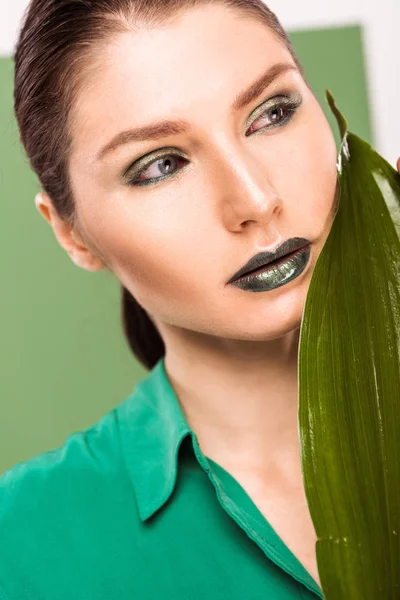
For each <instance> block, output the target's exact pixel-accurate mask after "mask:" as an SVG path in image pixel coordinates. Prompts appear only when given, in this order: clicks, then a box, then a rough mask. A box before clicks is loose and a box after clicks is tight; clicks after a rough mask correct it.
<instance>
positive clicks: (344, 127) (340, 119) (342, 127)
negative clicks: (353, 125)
mask: <svg viewBox="0 0 400 600" xmlns="http://www.w3.org/2000/svg"><path fill="white" fill-rule="evenodd" d="M325 94H326V99H327V102H328V104H329V106H330V109H331V111H332V112H333V114H334V115H335V117H336V121H337V124H338V126H339V131H340V135H341V136H342V139H343V138H344V137H345V135H346V133H347V131H348V123H347V119H346V117H345V116H344V115H343V114H342V113H341V112H340V110H339V109H338V107H337V106H336V102H335V98H334V97H333V94H332V93H331V91H330V90H328V89H326V90H325Z"/></svg>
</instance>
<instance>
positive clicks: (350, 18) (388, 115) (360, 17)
mask: <svg viewBox="0 0 400 600" xmlns="http://www.w3.org/2000/svg"><path fill="white" fill-rule="evenodd" d="M267 4H268V6H269V7H270V8H271V9H272V10H273V11H274V12H275V13H276V15H277V16H278V18H279V19H280V21H281V22H282V25H283V26H284V27H285V28H287V29H289V30H291V29H307V28H309V27H326V26H328V27H329V26H332V25H346V24H360V25H362V26H363V27H364V40H365V54H366V60H367V74H368V82H369V88H370V93H369V97H370V100H371V110H372V128H373V134H374V140H375V147H376V148H377V150H378V152H380V153H381V154H382V155H383V156H384V157H385V158H386V159H387V160H389V162H391V163H392V164H393V165H394V164H395V162H396V160H397V158H398V157H399V156H400V0H379V1H377V0H326V2H321V0H269V1H268V2H267ZM27 5H28V0H0V55H5V56H7V55H11V54H12V51H13V45H14V40H15V38H16V34H17V31H18V26H19V22H20V19H21V16H22V13H23V11H24V9H25V7H26V6H27Z"/></svg>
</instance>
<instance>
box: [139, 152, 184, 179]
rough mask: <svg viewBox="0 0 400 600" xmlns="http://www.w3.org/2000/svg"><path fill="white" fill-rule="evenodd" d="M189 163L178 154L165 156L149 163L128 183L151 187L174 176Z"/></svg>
mask: <svg viewBox="0 0 400 600" xmlns="http://www.w3.org/2000/svg"><path fill="white" fill-rule="evenodd" d="M188 162H189V161H188V160H186V158H183V156H180V155H178V154H165V155H164V156H160V157H158V158H156V159H155V160H153V161H151V162H148V163H147V165H146V168H144V169H142V170H141V171H138V172H136V173H135V175H134V177H131V178H130V180H129V181H128V185H132V186H136V185H149V184H150V183H156V182H157V181H162V180H163V179H166V178H167V177H170V176H172V175H174V174H175V173H176V172H177V170H179V168H180V167H182V166H184V165H185V164H187V163H188ZM181 163H184V164H183V165H182V164H181Z"/></svg>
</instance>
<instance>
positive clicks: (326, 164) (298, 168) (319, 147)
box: [276, 115, 337, 223]
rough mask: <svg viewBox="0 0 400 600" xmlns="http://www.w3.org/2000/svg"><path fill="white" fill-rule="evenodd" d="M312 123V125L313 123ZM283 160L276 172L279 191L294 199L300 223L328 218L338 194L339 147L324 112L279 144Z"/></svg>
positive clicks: (304, 123) (301, 125) (292, 201)
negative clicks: (337, 164)
mask: <svg viewBox="0 0 400 600" xmlns="http://www.w3.org/2000/svg"><path fill="white" fill-rule="evenodd" d="M311 122H313V126H310V123H311ZM279 152H280V156H281V161H280V164H279V165H278V168H277V171H276V186H277V190H278V192H279V194H280V196H281V198H282V199H283V201H285V199H287V200H288V201H289V199H291V205H292V211H293V214H294V215H297V218H298V219H299V220H298V223H302V222H305V220H307V215H308V216H309V217H310V219H312V220H318V219H321V218H324V217H326V215H327V213H328V212H329V210H330V208H331V207H332V203H333V200H334V197H335V190H336V182H337V169H336V162H337V150H336V144H335V139H334V137H333V134H332V132H331V130H330V128H329V124H328V122H327V121H326V120H325V117H324V115H322V117H320V118H318V119H317V118H315V117H314V119H313V121H311V119H309V120H307V117H305V118H304V122H303V123H302V124H300V125H299V126H298V127H297V128H296V131H294V130H293V135H292V136H289V135H288V138H287V142H286V148H285V147H284V146H283V145H281V147H280V151H279Z"/></svg>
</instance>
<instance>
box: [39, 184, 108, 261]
mask: <svg viewBox="0 0 400 600" xmlns="http://www.w3.org/2000/svg"><path fill="white" fill-rule="evenodd" d="M35 205H36V208H37V209H38V211H39V212H40V214H41V215H42V217H43V218H44V219H46V221H48V223H49V224H50V225H51V227H52V228H53V231H54V235H55V236H56V238H57V240H58V243H59V244H60V246H61V247H62V248H64V250H65V251H66V252H67V253H68V254H69V256H70V258H71V260H72V261H73V262H74V263H75V264H76V265H78V266H79V267H81V268H82V269H85V270H87V271H101V270H102V269H104V268H105V264H104V262H103V261H102V260H101V258H100V257H99V256H97V255H96V254H95V253H94V252H93V251H92V250H91V249H89V248H88V246H87V245H85V243H84V242H83V240H82V239H81V237H80V235H79V233H78V232H75V231H73V230H72V229H70V227H69V226H68V225H67V223H65V221H63V220H62V219H61V218H60V217H59V215H58V214H57V211H56V210H55V208H54V205H53V202H52V200H51V199H50V197H49V196H48V195H47V194H45V193H43V192H41V193H39V194H37V195H36V196H35Z"/></svg>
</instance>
